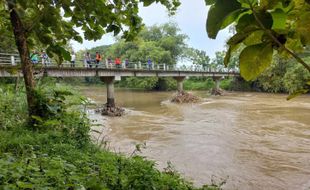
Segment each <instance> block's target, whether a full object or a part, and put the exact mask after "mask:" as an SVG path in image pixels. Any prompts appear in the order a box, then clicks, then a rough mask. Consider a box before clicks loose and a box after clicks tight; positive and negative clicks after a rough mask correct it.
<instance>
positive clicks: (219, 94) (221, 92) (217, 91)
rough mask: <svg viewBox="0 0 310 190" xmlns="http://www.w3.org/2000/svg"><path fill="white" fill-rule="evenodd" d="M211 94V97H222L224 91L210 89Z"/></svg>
mask: <svg viewBox="0 0 310 190" xmlns="http://www.w3.org/2000/svg"><path fill="white" fill-rule="evenodd" d="M211 94H212V95H215V96H222V95H223V94H224V90H222V89H220V88H219V89H215V88H214V89H212V91H211Z"/></svg>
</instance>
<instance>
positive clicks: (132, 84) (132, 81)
mask: <svg viewBox="0 0 310 190" xmlns="http://www.w3.org/2000/svg"><path fill="white" fill-rule="evenodd" d="M157 82H158V78H157V77H140V78H137V77H127V78H126V79H125V81H124V82H123V83H122V84H121V86H122V87H125V88H140V89H145V90H152V89H154V88H155V87H156V84H157Z"/></svg>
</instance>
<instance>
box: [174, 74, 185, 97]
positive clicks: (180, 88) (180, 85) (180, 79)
mask: <svg viewBox="0 0 310 190" xmlns="http://www.w3.org/2000/svg"><path fill="white" fill-rule="evenodd" d="M173 78H174V79H175V80H176V81H177V90H178V92H179V93H181V92H183V81H184V79H185V77H173Z"/></svg>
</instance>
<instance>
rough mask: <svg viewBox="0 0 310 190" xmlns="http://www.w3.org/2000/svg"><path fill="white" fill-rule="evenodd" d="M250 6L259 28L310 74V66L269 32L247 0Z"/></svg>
mask: <svg viewBox="0 0 310 190" xmlns="http://www.w3.org/2000/svg"><path fill="white" fill-rule="evenodd" d="M247 2H248V4H249V5H250V9H251V10H252V12H253V15H254V18H255V20H256V22H257V23H258V24H259V26H260V27H261V28H262V29H263V30H264V31H265V32H266V33H267V34H268V36H269V37H270V38H271V39H272V40H273V41H274V42H275V43H277V44H278V45H279V46H280V47H281V48H283V49H284V50H285V51H287V52H288V53H289V54H290V55H292V56H293V57H294V58H295V59H296V60H297V62H299V63H300V64H302V65H303V66H304V67H305V68H306V69H307V70H308V71H309V72H310V66H309V65H308V64H307V63H306V62H305V61H304V60H302V59H301V58H300V57H299V56H298V55H297V54H296V53H295V52H293V51H292V50H290V49H288V48H287V47H285V46H284V45H283V44H282V43H281V42H280V41H279V40H278V39H277V38H276V37H275V36H274V35H273V34H272V32H271V31H270V30H268V29H267V28H266V27H265V26H264V24H263V23H262V22H261V21H260V20H259V18H258V16H257V14H256V12H255V10H254V7H253V5H252V4H251V2H250V1H249V0H247Z"/></svg>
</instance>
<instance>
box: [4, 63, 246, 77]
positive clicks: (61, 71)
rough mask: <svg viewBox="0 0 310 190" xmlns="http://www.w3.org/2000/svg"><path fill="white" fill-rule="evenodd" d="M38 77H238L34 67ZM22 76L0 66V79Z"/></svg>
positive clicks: (169, 72)
mask: <svg viewBox="0 0 310 190" xmlns="http://www.w3.org/2000/svg"><path fill="white" fill-rule="evenodd" d="M35 74H36V75H38V76H43V75H45V76H50V77H94V76H99V77H107V76H116V77H118V76H119V77H126V76H135V77H151V76H156V77H190V76H196V77H210V76H211V77H225V76H239V75H240V74H239V73H237V72H210V71H184V70H156V69H150V70H148V69H126V68H119V69H116V68H85V67H53V66H49V67H35ZM17 76H22V72H21V69H20V67H19V66H0V77H17Z"/></svg>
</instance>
